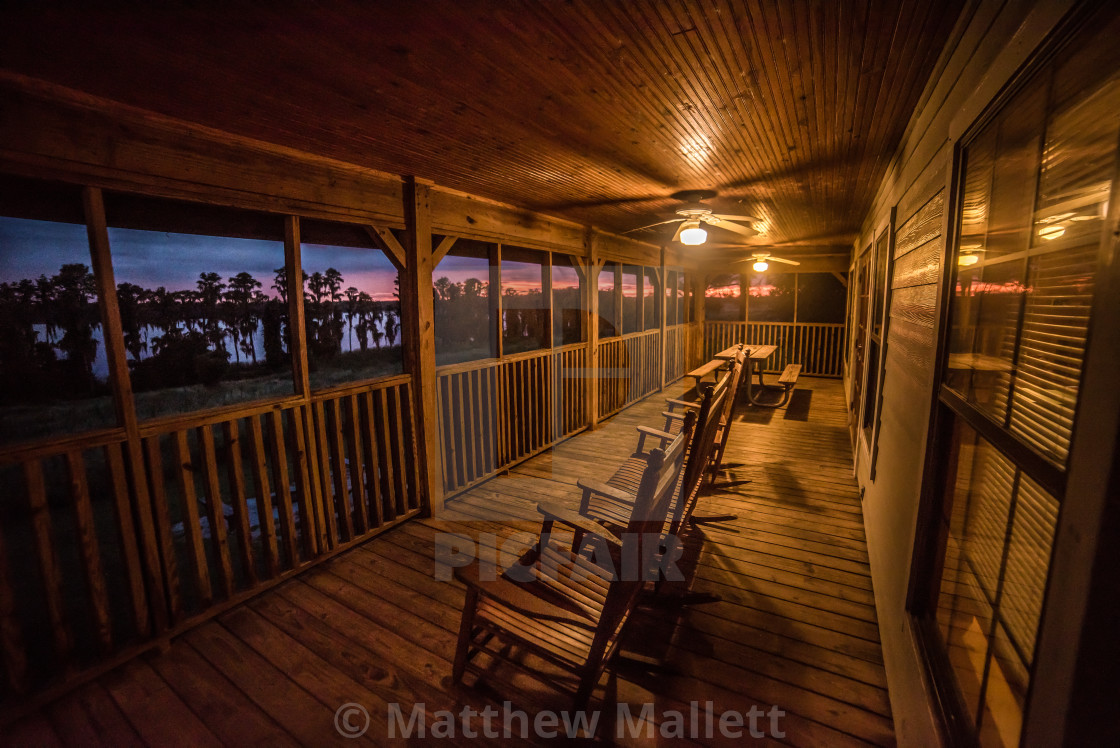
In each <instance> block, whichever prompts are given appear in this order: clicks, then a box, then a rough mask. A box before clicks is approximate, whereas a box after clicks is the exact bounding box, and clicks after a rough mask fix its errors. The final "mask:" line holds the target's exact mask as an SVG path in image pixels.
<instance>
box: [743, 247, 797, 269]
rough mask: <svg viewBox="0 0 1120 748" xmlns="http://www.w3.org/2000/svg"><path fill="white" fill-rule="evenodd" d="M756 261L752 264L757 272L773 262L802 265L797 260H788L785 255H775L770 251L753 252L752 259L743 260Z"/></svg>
mask: <svg viewBox="0 0 1120 748" xmlns="http://www.w3.org/2000/svg"><path fill="white" fill-rule="evenodd" d="M752 260H753V261H754V264H753V265H751V267H753V268H754V269H755V271H756V272H759V273H763V272H766V270H767V269H768V268H769V267H770V263H771V262H784V263H785V264H787V265H800V264H801V263H800V262H798V261H797V260H787V259H785V258H784V257H774V256H772V255H771V254H770V253H769V252H752V253H751V259H750V260H743V262H751V261H752Z"/></svg>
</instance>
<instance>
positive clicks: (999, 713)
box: [936, 421, 1058, 745]
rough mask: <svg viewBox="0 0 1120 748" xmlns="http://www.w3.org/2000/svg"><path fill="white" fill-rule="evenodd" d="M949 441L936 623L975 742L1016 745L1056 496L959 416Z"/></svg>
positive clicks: (1050, 540) (1055, 516) (1055, 514)
mask: <svg viewBox="0 0 1120 748" xmlns="http://www.w3.org/2000/svg"><path fill="white" fill-rule="evenodd" d="M953 443H954V445H955V447H956V470H955V476H954V480H953V482H952V485H950V486H948V487H947V490H946V500H945V503H944V506H945V512H944V515H943V517H942V521H943V523H944V524H945V528H944V536H945V537H946V538H947V543H946V548H945V565H944V569H943V571H942V576H941V589H940V592H939V595H938V601H937V616H936V618H937V626H938V629H939V630H940V633H941V637H942V641H943V642H944V645H945V647H946V649H947V650H948V652H947V653H948V658H949V662H950V663H951V666H952V671H953V674H954V675H955V676H956V679H957V685H958V687H959V689H960V693H961V696H962V701H963V703H964V705H965V707H966V708H967V709H968V716H969V718H970V719H971V720H973V721H974V722H975V723H976V724H978V725H979V727H980V728H981V735H982V740H981V743H987V744H994V745H1000V744H1009V745H1015V744H1017V743H1018V735H1019V725H1020V723H1021V721H1022V710H1023V706H1024V704H1025V701H1026V693H1027V685H1028V684H1029V682H1030V668H1031V663H1032V661H1033V659H1034V644H1035V638H1036V635H1037V633H1038V619H1039V615H1040V612H1041V610H1042V597H1043V593H1044V591H1045V585H1046V572H1047V570H1048V568H1049V564H1050V551H1051V548H1052V545H1053V540H1054V530H1055V527H1056V525H1057V517H1058V501H1057V499H1056V498H1054V497H1053V496H1051V495H1050V494H1048V493H1047V492H1046V491H1044V490H1043V489H1042V488H1041V487H1039V485H1038V484H1037V483H1035V482H1034V481H1033V480H1031V479H1030V477H1028V476H1027V475H1025V474H1024V473H1023V471H1022V470H1021V469H1019V468H1018V467H1017V466H1016V465H1015V464H1014V463H1013V462H1012V461H1011V460H1010V459H1008V458H1007V457H1006V456H1004V455H1003V454H1002V453H1001V452H1000V451H999V450H997V449H996V448H995V447H993V446H992V444H991V443H990V442H988V441H987V440H985V439H984V438H982V437H981V436H979V435H978V434H977V433H976V432H975V431H974V430H973V429H971V428H969V427H968V426H967V425H965V424H964V423H963V422H961V421H958V422H957V424H956V427H955V432H954V435H953ZM984 735H987V739H983V736H984Z"/></svg>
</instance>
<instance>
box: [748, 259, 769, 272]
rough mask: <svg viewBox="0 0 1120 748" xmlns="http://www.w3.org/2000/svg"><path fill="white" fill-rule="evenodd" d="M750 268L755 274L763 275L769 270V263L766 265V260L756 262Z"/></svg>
mask: <svg viewBox="0 0 1120 748" xmlns="http://www.w3.org/2000/svg"><path fill="white" fill-rule="evenodd" d="M751 267H753V268H754V269H755V272H759V273H763V272H766V270H767V269H769V267H770V263H768V262H767V261H766V260H757V261H755V263H754V264H753V265H751Z"/></svg>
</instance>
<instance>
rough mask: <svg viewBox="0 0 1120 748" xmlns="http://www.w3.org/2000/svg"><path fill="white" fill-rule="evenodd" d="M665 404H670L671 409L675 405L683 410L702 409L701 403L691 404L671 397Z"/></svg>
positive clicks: (666, 399)
mask: <svg viewBox="0 0 1120 748" xmlns="http://www.w3.org/2000/svg"><path fill="white" fill-rule="evenodd" d="M665 402H667V403H668V404H669V408H670V409H672V407H673V406H674V405H679V406H681V407H682V408H695V409H696V410H699V409H700V403H693V402H689V401H688V400H675V399H673V398H671V397H667V398H665Z"/></svg>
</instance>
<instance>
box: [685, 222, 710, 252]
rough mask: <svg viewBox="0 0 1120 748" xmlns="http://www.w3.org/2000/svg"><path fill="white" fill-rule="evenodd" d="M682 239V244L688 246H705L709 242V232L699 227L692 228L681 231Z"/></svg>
mask: <svg viewBox="0 0 1120 748" xmlns="http://www.w3.org/2000/svg"><path fill="white" fill-rule="evenodd" d="M680 239H681V244H687V245H689V246H693V247H694V246H696V245H697V244H703V243H704V242H705V241H707V240H708V232H707V231H705V230H704V229H702V228H700V227H699V226H690V227H688V228H686V229H683V230H682V231H681V236H680Z"/></svg>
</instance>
